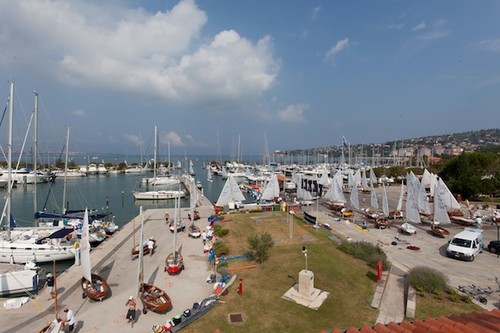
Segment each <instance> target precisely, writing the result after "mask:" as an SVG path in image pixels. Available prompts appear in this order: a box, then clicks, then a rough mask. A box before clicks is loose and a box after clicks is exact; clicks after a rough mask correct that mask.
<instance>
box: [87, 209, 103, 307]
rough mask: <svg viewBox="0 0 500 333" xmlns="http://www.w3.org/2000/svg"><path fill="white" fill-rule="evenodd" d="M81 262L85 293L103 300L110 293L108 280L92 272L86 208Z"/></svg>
mask: <svg viewBox="0 0 500 333" xmlns="http://www.w3.org/2000/svg"><path fill="white" fill-rule="evenodd" d="M80 263H81V267H82V274H83V277H82V279H81V281H80V285H81V287H82V291H83V295H82V297H84V298H85V297H88V298H90V299H93V300H95V301H102V300H103V299H104V298H106V297H107V296H108V295H109V294H110V289H109V286H108V283H107V282H106V280H104V279H103V278H102V277H100V276H99V275H97V274H94V273H91V267H90V242H89V214H88V211H87V210H85V215H84V216H83V227H82V239H81V243H80Z"/></svg>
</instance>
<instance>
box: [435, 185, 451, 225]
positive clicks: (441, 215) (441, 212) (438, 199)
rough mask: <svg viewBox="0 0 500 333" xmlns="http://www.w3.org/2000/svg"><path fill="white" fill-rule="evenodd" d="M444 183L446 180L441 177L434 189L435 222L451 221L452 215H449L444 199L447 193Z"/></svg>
mask: <svg viewBox="0 0 500 333" xmlns="http://www.w3.org/2000/svg"><path fill="white" fill-rule="evenodd" d="M443 185H444V182H443V181H442V180H441V179H439V180H438V183H437V184H436V188H435V189H434V219H433V222H434V224H438V223H450V217H449V216H448V213H447V211H446V205H445V203H444V200H443V197H444V196H445V195H446V189H445V186H443Z"/></svg>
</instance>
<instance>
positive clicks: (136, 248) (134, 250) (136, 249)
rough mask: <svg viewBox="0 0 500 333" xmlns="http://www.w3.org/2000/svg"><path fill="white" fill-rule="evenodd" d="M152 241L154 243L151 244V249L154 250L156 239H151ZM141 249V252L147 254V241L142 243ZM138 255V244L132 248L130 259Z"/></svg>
mask: <svg viewBox="0 0 500 333" xmlns="http://www.w3.org/2000/svg"><path fill="white" fill-rule="evenodd" d="M152 241H153V243H155V245H154V246H153V251H154V248H156V239H152ZM142 251H143V252H142V253H143V254H149V247H148V244H147V242H146V243H144V244H143V246H142ZM138 256H139V245H137V246H135V247H134V248H133V249H132V253H131V257H132V259H134V258H137V257H138Z"/></svg>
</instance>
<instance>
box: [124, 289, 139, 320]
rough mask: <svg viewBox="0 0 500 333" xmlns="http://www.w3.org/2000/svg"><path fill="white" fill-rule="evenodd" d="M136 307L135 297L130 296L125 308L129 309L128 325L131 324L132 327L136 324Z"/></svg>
mask: <svg viewBox="0 0 500 333" xmlns="http://www.w3.org/2000/svg"><path fill="white" fill-rule="evenodd" d="M136 305H137V304H136V302H135V299H134V296H130V297H129V298H128V300H127V303H125V306H126V307H128V310H127V316H126V319H127V320H128V323H130V325H131V326H132V327H134V322H135V308H136Z"/></svg>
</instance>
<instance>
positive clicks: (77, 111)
mask: <svg viewBox="0 0 500 333" xmlns="http://www.w3.org/2000/svg"><path fill="white" fill-rule="evenodd" d="M72 114H73V115H75V116H77V117H85V116H87V112H85V111H83V110H75V111H73V112H72Z"/></svg>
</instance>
